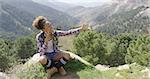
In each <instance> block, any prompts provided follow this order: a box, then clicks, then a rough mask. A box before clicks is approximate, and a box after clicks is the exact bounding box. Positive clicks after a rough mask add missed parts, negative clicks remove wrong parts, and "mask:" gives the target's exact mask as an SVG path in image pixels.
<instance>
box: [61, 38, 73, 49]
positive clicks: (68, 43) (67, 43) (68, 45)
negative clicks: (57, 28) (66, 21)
mask: <svg viewBox="0 0 150 79" xmlns="http://www.w3.org/2000/svg"><path fill="white" fill-rule="evenodd" d="M74 38H75V35H70V36H62V37H59V46H60V48H61V49H63V50H73V48H74V46H73V39H74Z"/></svg>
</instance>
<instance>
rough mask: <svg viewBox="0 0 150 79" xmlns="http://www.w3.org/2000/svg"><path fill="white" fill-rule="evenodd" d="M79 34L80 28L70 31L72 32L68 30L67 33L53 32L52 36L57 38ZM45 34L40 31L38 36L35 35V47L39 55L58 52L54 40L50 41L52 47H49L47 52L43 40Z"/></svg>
mask: <svg viewBox="0 0 150 79" xmlns="http://www.w3.org/2000/svg"><path fill="white" fill-rule="evenodd" d="M79 32H80V28H77V29H72V30H68V31H55V32H54V33H53V34H54V36H55V37H58V36H66V35H73V34H78V33H79ZM45 38H46V37H45V33H44V32H43V31H41V32H40V33H39V34H37V36H36V41H37V47H38V52H39V53H40V54H42V55H43V54H45V52H48V51H49V52H52V51H53V52H54V51H58V45H57V44H56V42H55V40H50V41H49V42H50V43H51V44H53V45H51V47H50V48H51V50H48V48H49V47H47V46H49V45H47V46H46V44H45V42H44V39H45Z"/></svg>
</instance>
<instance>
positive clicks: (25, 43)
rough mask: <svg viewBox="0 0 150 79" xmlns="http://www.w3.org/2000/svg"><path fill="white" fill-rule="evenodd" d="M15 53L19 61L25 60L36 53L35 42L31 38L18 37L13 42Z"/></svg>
mask: <svg viewBox="0 0 150 79" xmlns="http://www.w3.org/2000/svg"><path fill="white" fill-rule="evenodd" d="M14 48H15V53H16V55H17V57H18V58H19V59H27V58H29V57H31V56H32V55H33V54H35V53H36V50H37V48H36V42H35V40H34V39H32V38H31V37H20V38H18V39H17V40H16V41H15V46H14Z"/></svg>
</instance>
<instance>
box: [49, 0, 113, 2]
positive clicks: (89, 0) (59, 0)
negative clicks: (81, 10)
mask: <svg viewBox="0 0 150 79" xmlns="http://www.w3.org/2000/svg"><path fill="white" fill-rule="evenodd" d="M49 1H57V2H65V3H89V2H110V1H111V0H49Z"/></svg>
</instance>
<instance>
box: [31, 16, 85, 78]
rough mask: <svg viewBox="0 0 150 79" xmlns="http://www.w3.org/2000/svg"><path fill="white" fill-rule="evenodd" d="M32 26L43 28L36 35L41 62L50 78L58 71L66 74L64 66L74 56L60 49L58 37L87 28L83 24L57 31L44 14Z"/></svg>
mask: <svg viewBox="0 0 150 79" xmlns="http://www.w3.org/2000/svg"><path fill="white" fill-rule="evenodd" d="M32 26H34V27H35V28H37V29H38V30H41V32H40V33H39V34H38V35H37V36H36V40H37V46H38V49H39V50H38V51H39V52H40V55H41V56H40V61H39V62H40V63H41V64H42V65H43V66H44V67H45V68H46V69H47V73H48V79H50V78H51V75H52V74H53V73H55V72H57V71H59V72H60V74H61V75H66V71H65V70H64V68H63V66H64V65H65V64H66V62H67V61H69V60H70V59H72V58H71V57H70V55H69V54H66V53H63V52H61V51H60V50H59V49H58V45H57V40H56V37H58V36H65V35H72V34H78V33H79V32H81V31H84V30H87V28H86V27H85V26H83V27H80V28H77V29H72V30H69V31H56V30H54V29H53V27H52V24H51V23H50V22H49V21H48V19H47V18H45V17H43V16H38V17H36V18H35V20H34V21H33V24H32Z"/></svg>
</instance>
